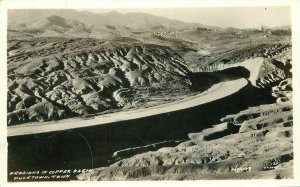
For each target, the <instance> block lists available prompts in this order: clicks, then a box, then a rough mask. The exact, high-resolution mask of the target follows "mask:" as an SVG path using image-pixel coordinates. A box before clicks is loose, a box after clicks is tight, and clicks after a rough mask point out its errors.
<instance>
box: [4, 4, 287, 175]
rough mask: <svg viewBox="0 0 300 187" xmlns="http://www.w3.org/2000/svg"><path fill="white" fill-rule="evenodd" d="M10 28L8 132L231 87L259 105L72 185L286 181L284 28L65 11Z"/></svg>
mask: <svg viewBox="0 0 300 187" xmlns="http://www.w3.org/2000/svg"><path fill="white" fill-rule="evenodd" d="M9 18H10V19H9V20H8V38H7V40H8V49H7V55H8V58H7V73H8V79H7V84H8V90H7V95H8V100H7V110H8V113H7V116H8V122H7V123H8V126H14V127H9V128H10V129H13V128H17V127H18V125H25V126H26V124H34V125H39V124H41V123H43V122H45V121H53V120H54V121H55V122H58V121H59V120H65V119H69V120H78V119H79V118H83V119H87V120H88V119H89V118H92V117H94V116H97V115H101V114H106V113H113V112H116V111H121V110H135V109H145V108H148V107H151V106H158V105H161V104H166V103H170V102H172V101H179V100H182V99H188V98H189V97H191V96H195V95H197V94H199V93H201V92H203V93H204V94H205V93H206V91H207V90H208V89H210V88H212V87H213V86H216V85H219V86H220V85H222V83H223V82H226V81H230V80H237V79H243V80H244V81H246V82H248V84H247V86H246V87H247V89H248V90H255V93H254V94H258V93H259V95H260V96H257V98H258V99H261V101H256V100H255V95H254V96H253V95H251V100H250V98H249V101H247V102H245V103H255V104H249V106H248V105H247V106H246V108H244V109H243V110H242V111H239V112H236V113H232V114H231V113H228V114H226V115H225V116H223V117H222V118H220V119H214V120H218V121H219V123H218V124H205V125H206V126H210V128H206V129H203V130H202V131H201V132H190V133H188V134H186V139H184V140H182V139H180V140H177V139H176V140H173V139H172V140H166V141H164V142H155V143H154V144H150V145H149V144H147V143H144V145H142V146H139V147H134V146H129V147H128V148H126V149H122V150H118V151H116V152H115V153H114V154H112V155H107V156H108V157H109V159H110V161H109V162H106V163H105V164H103V163H101V164H99V165H102V166H103V165H104V166H105V167H101V168H96V169H94V172H91V173H84V174H81V175H78V176H77V178H78V179H79V180H148V179H151V180H163V179H176V180H183V179H233V178H238V179H241V178H245V179H246V178H247V179H249V178H255V179H257V178H276V179H281V178H292V177H293V172H292V170H293V105H292V89H293V88H292V45H291V29H290V27H289V26H284V27H278V28H263V27H262V28H260V29H237V28H218V27H210V26H205V25H201V24H196V23H184V22H180V21H175V20H169V19H166V18H162V17H158V16H152V15H149V14H142V13H128V14H119V13H118V12H110V13H103V14H92V13H89V12H78V11H75V10H44V11H40V10H34V11H33V10H31V11H29V10H28V11H26V10H19V11H16V10H15V11H11V12H9ZM99 20H101V21H99ZM230 89H231V88H230V87H229V88H228V90H230ZM225 94H226V93H224V95H225ZM237 94H241V93H240V92H239V91H237ZM247 94H249V95H250V94H251V93H247ZM247 96H248V95H247ZM262 96H263V97H262ZM222 99H223V98H222V96H219V97H218V98H217V99H216V100H220V103H222V102H221V101H222ZM244 99H245V100H247V99H248V98H244ZM227 102H228V101H227ZM229 102H233V103H234V102H235V103H238V102H244V101H237V100H232V101H229ZM256 103H259V104H256ZM220 107H226V106H223V105H220ZM213 115H214V114H212V116H209V117H210V118H213ZM72 118H73V119H72ZM79 120H81V119H79ZM203 121H204V122H202V124H204V123H205V119H203ZM49 125H51V124H49ZM70 128H71V129H72V127H70ZM169 133H172V132H169ZM97 140H98V139H97ZM101 141H102V139H101ZM93 143H94V144H96V145H98V143H99V144H100V143H102V142H93ZM124 144H125V143H124ZM94 156H95V159H99V158H100V156H99V155H94Z"/></svg>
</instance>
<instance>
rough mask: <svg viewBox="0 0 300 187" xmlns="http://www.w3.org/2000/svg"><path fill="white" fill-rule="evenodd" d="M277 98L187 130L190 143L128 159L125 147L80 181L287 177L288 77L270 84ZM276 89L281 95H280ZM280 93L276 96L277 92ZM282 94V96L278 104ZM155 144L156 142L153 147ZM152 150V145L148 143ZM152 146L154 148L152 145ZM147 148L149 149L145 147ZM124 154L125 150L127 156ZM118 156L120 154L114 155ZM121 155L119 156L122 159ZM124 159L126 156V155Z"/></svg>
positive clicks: (290, 156) (290, 142) (290, 165)
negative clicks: (200, 128) (197, 129)
mask: <svg viewBox="0 0 300 187" xmlns="http://www.w3.org/2000/svg"><path fill="white" fill-rule="evenodd" d="M274 90H276V92H274V93H273V94H274V95H275V94H276V97H277V98H278V99H277V102H276V103H274V104H267V105H261V106H256V107H250V108H248V109H246V110H244V111H241V112H239V113H237V114H231V115H227V116H225V117H224V118H222V119H220V121H221V123H220V124H217V125H214V126H213V127H212V128H208V129H205V130H203V131H202V132H197V133H190V134H188V136H189V139H190V140H188V141H185V142H182V143H179V144H178V145H177V146H171V145H169V146H165V147H163V148H160V146H157V145H156V147H157V149H158V150H153V151H145V148H144V149H143V151H144V153H140V154H136V155H134V156H131V157H129V158H126V157H127V156H128V155H130V154H131V152H133V151H134V150H133V151H132V150H130V149H128V150H126V151H123V152H122V154H120V152H117V153H115V155H114V158H115V159H117V160H119V161H116V162H115V163H113V164H111V165H110V166H109V167H107V168H98V169H96V170H95V171H94V172H93V173H86V174H81V175H79V176H78V178H79V179H80V180H149V179H150V180H163V179H168V180H174V179H176V180H182V179H215V178H218V179H232V178H236V179H246V178H255V179H257V178H274V179H282V178H291V177H292V176H293V171H292V168H293V107H292V95H291V91H292V85H291V82H290V79H288V80H286V81H283V82H281V83H280V84H279V86H277V87H274ZM278 92H280V93H278ZM279 95H280V96H279ZM282 97H283V98H284V99H285V101H284V102H282V101H281V100H282ZM154 146H155V145H154ZM146 148H148V150H150V148H151V146H148V147H146ZM152 149H153V148H152ZM146 150H147V149H146ZM126 152H127V154H126ZM118 157H119V158H118ZM120 157H123V159H122V158H120ZM124 157H125V158H124Z"/></svg>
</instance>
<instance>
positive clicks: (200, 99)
mask: <svg viewBox="0 0 300 187" xmlns="http://www.w3.org/2000/svg"><path fill="white" fill-rule="evenodd" d="M247 84H248V81H247V80H246V79H244V78H241V79H236V80H230V81H226V82H221V83H219V84H216V85H214V86H213V87H211V88H210V89H209V90H207V91H205V92H203V93H200V94H197V95H194V96H192V97H189V98H186V99H183V100H179V101H174V102H170V103H167V104H163V105H159V106H154V107H149V108H143V109H136V110H130V111H120V112H115V113H111V114H104V115H100V116H96V117H93V118H92V119H80V118H72V119H67V120H61V121H58V122H47V123H30V124H23V125H18V126H12V127H8V129H7V136H8V137H11V136H20V135H29V134H38V133H46V132H53V131H61V130H67V129H75V128H82V127H90V126H96V125H103V124H107V123H113V122H118V121H126V120H133V119H138V118H143V117H148V116H153V115H158V114H162V113H169V112H174V111H177V110H183V109H187V108H191V107H195V106H198V105H202V104H206V103H209V102H213V101H215V100H218V99H221V98H224V97H227V96H230V95H232V94H234V93H236V92H238V91H239V90H241V89H242V88H244V87H245V86H246V85H247Z"/></svg>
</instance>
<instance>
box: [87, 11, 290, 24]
mask: <svg viewBox="0 0 300 187" xmlns="http://www.w3.org/2000/svg"><path fill="white" fill-rule="evenodd" d="M87 11H90V12H94V13H103V12H109V11H118V12H120V13H128V12H144V13H149V14H153V15H157V16H163V17H166V18H170V19H176V20H180V21H184V22H196V23H197V22H198V23H202V24H205V25H211V26H221V27H238V28H250V27H252V28H253V27H260V26H261V25H264V26H268V27H275V26H282V25H290V24H291V20H290V19H291V18H290V17H291V15H290V8H289V7H226V8H219V7H217V8H170V9H168V8H167V9H166V8H157V9H143V8H142V9H88V10H87Z"/></svg>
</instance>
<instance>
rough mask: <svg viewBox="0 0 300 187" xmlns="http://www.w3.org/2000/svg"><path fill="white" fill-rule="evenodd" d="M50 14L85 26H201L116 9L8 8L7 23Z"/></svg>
mask: <svg viewBox="0 0 300 187" xmlns="http://www.w3.org/2000/svg"><path fill="white" fill-rule="evenodd" d="M51 16H58V17H61V18H64V19H69V20H74V21H78V22H82V23H84V24H86V25H87V26H92V25H94V26H105V25H114V26H124V27H130V28H135V29H137V28H138V29H149V28H152V27H156V26H163V27H176V28H181V27H199V26H203V25H201V24H199V23H185V22H182V21H178V20H172V19H168V18H164V17H160V16H154V15H151V14H146V13H127V14H121V13H118V12H116V11H112V12H108V13H98V14H96V13H91V12H87V11H82V12H80V11H76V10H70V9H67V10H63V9H57V10H51V9H48V10H9V11H8V24H9V25H16V24H26V25H32V24H34V23H35V22H41V20H44V19H47V18H48V17H51Z"/></svg>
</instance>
